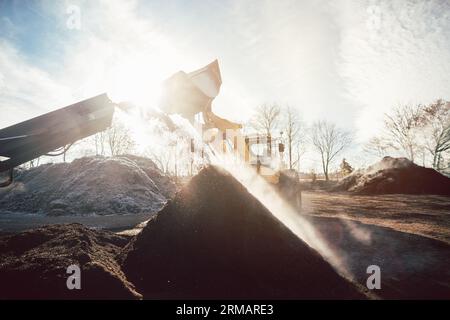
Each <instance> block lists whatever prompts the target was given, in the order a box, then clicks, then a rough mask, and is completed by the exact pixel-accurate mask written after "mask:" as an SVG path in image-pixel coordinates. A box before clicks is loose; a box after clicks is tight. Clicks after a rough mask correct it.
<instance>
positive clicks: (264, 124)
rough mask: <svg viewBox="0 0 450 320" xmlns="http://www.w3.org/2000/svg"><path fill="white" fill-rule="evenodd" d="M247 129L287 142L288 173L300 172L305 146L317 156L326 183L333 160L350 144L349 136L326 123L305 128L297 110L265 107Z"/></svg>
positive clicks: (266, 105) (275, 106)
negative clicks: (291, 170) (276, 136)
mask: <svg viewBox="0 0 450 320" xmlns="http://www.w3.org/2000/svg"><path fill="white" fill-rule="evenodd" d="M250 125H251V126H252V127H253V128H254V129H255V130H257V131H258V132H264V133H265V134H267V135H272V136H273V134H274V133H276V130H279V131H280V135H281V136H282V137H283V139H284V140H285V142H286V147H287V158H288V160H287V162H288V167H289V169H294V168H295V167H296V168H297V170H298V171H300V170H299V164H300V158H301V156H302V154H304V152H305V150H306V145H307V144H308V143H310V144H311V146H312V147H313V148H314V150H315V151H316V152H317V153H318V154H319V156H320V159H321V164H322V170H323V173H324V176H325V179H326V180H328V179H329V170H330V164H331V163H332V162H333V161H335V160H336V158H337V157H338V155H340V154H341V153H342V152H343V151H344V150H345V149H346V148H347V147H348V146H349V145H350V144H351V141H352V139H351V135H350V134H349V133H348V132H347V131H345V130H343V129H341V128H339V127H337V125H336V124H334V123H331V122H328V121H317V122H315V123H314V124H313V125H312V126H311V127H310V128H307V127H306V126H305V124H304V122H303V121H301V119H300V115H299V113H298V111H297V110H295V109H294V108H292V107H291V106H286V107H284V108H282V107H280V106H279V105H278V104H264V105H261V106H260V107H258V108H257V109H256V113H255V115H254V117H253V119H252V120H251V121H250Z"/></svg>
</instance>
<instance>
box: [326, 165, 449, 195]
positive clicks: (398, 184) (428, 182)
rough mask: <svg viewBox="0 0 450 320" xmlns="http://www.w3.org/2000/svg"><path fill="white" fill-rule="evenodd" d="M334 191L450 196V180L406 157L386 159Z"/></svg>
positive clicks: (346, 179)
mask: <svg viewBox="0 0 450 320" xmlns="http://www.w3.org/2000/svg"><path fill="white" fill-rule="evenodd" d="M333 191H350V192H353V193H358V194H389V193H404V194H436V195H448V196H450V178H447V177H446V176H444V175H442V174H440V173H439V172H437V171H436V170H434V169H431V168H425V167H421V166H418V165H416V164H414V163H413V162H411V161H410V160H408V159H406V158H392V157H384V158H383V159H382V160H381V161H379V162H377V163H375V164H373V165H372V166H370V167H368V168H367V169H366V170H362V171H356V172H353V173H352V174H350V175H348V176H347V177H345V178H343V179H342V180H341V181H339V183H338V184H337V185H336V186H335V187H334V188H333Z"/></svg>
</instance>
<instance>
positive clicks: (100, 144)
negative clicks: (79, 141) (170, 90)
mask: <svg viewBox="0 0 450 320" xmlns="http://www.w3.org/2000/svg"><path fill="white" fill-rule="evenodd" d="M106 138H107V135H106V132H105V131H100V132H98V133H96V134H95V135H94V136H93V139H94V144H95V155H96V156H98V155H102V156H104V155H105V149H106V148H105V146H106V142H107V141H106Z"/></svg>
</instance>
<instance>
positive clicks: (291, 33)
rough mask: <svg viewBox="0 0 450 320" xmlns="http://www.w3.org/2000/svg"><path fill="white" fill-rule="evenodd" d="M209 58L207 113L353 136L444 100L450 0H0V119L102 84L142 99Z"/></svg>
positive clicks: (0, 123) (39, 109)
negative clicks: (285, 108)
mask: <svg viewBox="0 0 450 320" xmlns="http://www.w3.org/2000/svg"><path fill="white" fill-rule="evenodd" d="M71 6H76V7H77V8H79V10H80V14H81V15H80V18H81V20H80V21H81V24H80V26H81V28H80V30H76V29H75V30H74V29H70V28H68V25H67V22H68V19H69V18H70V14H68V9H69V8H70V7H71ZM216 58H218V59H219V63H220V66H221V71H222V76H223V86H222V90H221V93H220V94H219V96H218V98H217V99H216V101H215V104H214V105H213V108H214V109H215V111H216V112H217V113H218V114H220V115H222V116H225V117H228V118H231V119H233V120H237V121H246V120H248V119H249V117H250V116H251V114H252V111H253V109H254V108H255V107H256V106H257V105H259V104H262V103H267V102H277V103H280V104H282V105H287V104H289V105H291V106H293V107H295V108H296V109H297V110H298V112H299V114H300V115H301V116H302V118H303V119H304V120H305V121H306V122H307V123H311V122H312V121H315V120H317V119H328V120H331V121H334V122H336V123H338V124H339V125H340V126H343V127H346V128H348V129H349V130H352V131H353V132H354V133H355V135H356V136H357V138H358V141H359V142H361V143H362V142H364V141H365V140H367V139H368V138H370V137H371V136H372V135H373V134H376V133H377V131H378V130H379V129H380V127H381V119H382V116H383V113H384V112H387V111H389V110H390V109H391V108H392V107H394V106H396V105H398V104H403V103H429V102H431V101H433V100H435V99H437V98H444V99H450V2H448V1H438V0H435V1H432V0H431V1H419V0H418V1H413V0H398V1H387V0H386V1H376V0H366V1H351V0H338V1H325V0H316V1H312V0H311V1H300V0H281V1H274V0H272V1H268V0H262V1H256V0H248V1H242V0H228V1H181V0H179V1H142V2H140V1H130V2H128V1H114V0H103V1H75V0H73V1H72V0H71V1H0V111H1V117H0V127H5V126H7V125H10V124H13V123H15V122H18V121H22V120H24V119H25V118H30V117H32V116H36V115H39V114H42V113H44V112H46V111H49V110H52V109H55V108H57V107H62V106H64V105H67V104H70V103H73V102H75V101H78V100H81V99H84V98H88V97H90V96H92V95H95V94H97V93H101V92H103V91H107V92H108V93H109V94H111V95H112V96H114V97H116V98H117V99H120V98H122V97H126V96H127V94H132V95H135V96H136V95H137V96H139V98H140V99H141V100H142V101H144V100H145V101H152V99H153V98H154V95H155V94H154V92H153V91H155V90H153V88H157V84H158V83H159V82H160V81H161V80H163V79H164V78H166V77H167V76H169V75H170V74H171V73H173V72H175V71H178V70H180V69H181V70H186V71H189V70H192V69H195V68H198V67H201V66H203V65H205V64H207V63H209V62H210V61H212V60H214V59H216ZM142 92H144V93H142ZM114 97H113V98H114Z"/></svg>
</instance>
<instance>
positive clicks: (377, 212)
mask: <svg viewBox="0 0 450 320" xmlns="http://www.w3.org/2000/svg"><path fill="white" fill-rule="evenodd" d="M302 200H303V206H302V208H303V212H304V213H307V214H313V215H316V216H321V217H336V218H346V219H351V220H355V221H360V222H363V223H366V224H373V225H377V226H382V227H388V228H392V229H394V230H397V231H402V232H408V233H413V234H418V235H421V236H426V237H430V238H434V239H437V240H441V241H444V242H446V243H447V244H450V197H445V196H434V195H403V194H401V195H400V194H395V195H374V196H362V195H350V194H345V193H327V192H323V191H304V192H303V194H302Z"/></svg>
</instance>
